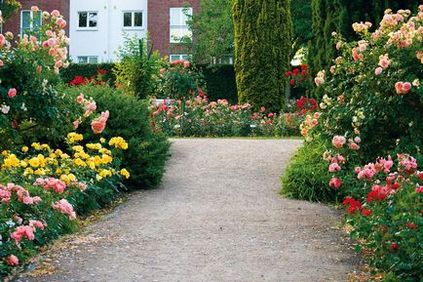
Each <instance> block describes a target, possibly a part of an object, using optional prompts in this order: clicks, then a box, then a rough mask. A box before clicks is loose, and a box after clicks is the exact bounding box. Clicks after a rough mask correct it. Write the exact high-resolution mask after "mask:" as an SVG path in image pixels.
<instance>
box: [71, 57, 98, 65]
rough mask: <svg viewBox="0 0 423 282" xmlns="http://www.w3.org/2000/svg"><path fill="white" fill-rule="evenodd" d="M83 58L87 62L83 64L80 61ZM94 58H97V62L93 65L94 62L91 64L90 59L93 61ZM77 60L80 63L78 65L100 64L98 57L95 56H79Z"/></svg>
mask: <svg viewBox="0 0 423 282" xmlns="http://www.w3.org/2000/svg"><path fill="white" fill-rule="evenodd" d="M81 58H86V60H87V61H86V62H81V61H80V59H81ZM93 58H95V60H96V62H95V63H93V62H90V59H93ZM76 59H77V63H78V65H88V64H98V62H99V61H98V59H99V58H98V56H94V55H89V56H77V57H76Z"/></svg>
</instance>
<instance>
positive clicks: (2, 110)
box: [1, 104, 10, 115]
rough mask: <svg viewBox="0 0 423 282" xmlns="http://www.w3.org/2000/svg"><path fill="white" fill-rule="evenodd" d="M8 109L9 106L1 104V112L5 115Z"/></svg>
mask: <svg viewBox="0 0 423 282" xmlns="http://www.w3.org/2000/svg"><path fill="white" fill-rule="evenodd" d="M9 111H10V106H7V105H5V104H3V105H1V112H2V113H3V114H5V115H7V114H8V113H9Z"/></svg>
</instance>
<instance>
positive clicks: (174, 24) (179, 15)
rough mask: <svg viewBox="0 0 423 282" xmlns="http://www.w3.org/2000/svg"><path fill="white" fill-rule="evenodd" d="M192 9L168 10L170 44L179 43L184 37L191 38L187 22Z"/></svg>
mask: <svg viewBox="0 0 423 282" xmlns="http://www.w3.org/2000/svg"><path fill="white" fill-rule="evenodd" d="M191 15H192V8H170V43H179V42H180V41H181V39H182V38H184V37H189V38H191V37H192V32H191V31H190V30H189V28H188V25H187V21H188V19H189V16H191Z"/></svg>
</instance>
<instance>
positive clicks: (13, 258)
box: [6, 255, 19, 266]
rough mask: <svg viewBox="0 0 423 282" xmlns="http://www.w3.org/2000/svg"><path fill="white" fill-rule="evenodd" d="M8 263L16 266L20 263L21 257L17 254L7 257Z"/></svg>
mask: <svg viewBox="0 0 423 282" xmlns="http://www.w3.org/2000/svg"><path fill="white" fill-rule="evenodd" d="M6 263H7V264H8V265H10V266H16V265H18V264H19V259H18V257H17V256H15V255H10V256H8V257H7V259H6Z"/></svg>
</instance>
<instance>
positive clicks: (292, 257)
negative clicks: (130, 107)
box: [18, 139, 356, 282]
mask: <svg viewBox="0 0 423 282" xmlns="http://www.w3.org/2000/svg"><path fill="white" fill-rule="evenodd" d="M172 141H173V145H172V158H171V160H170V161H169V163H168V167H167V173H166V175H165V178H164V182H163V184H162V185H161V187H159V188H158V189H155V190H151V191H143V192H136V193H134V194H132V195H131V196H130V198H129V200H128V201H127V202H126V203H125V204H123V205H122V206H120V207H118V208H117V209H116V210H115V211H114V212H113V213H111V214H109V215H107V216H105V217H104V218H103V219H101V220H100V221H98V222H96V223H94V224H92V225H90V226H89V227H88V228H87V229H86V230H85V232H84V233H83V235H82V239H81V238H79V239H78V242H79V243H77V244H76V245H72V244H71V245H72V247H69V248H66V250H64V251H62V252H60V254H54V255H53V257H52V259H51V260H52V264H53V265H54V267H55V268H56V271H55V272H54V273H53V274H52V275H48V276H41V277H39V276H38V277H30V275H31V273H29V274H26V275H27V276H24V277H21V278H19V279H18V281H90V282H92V281H119V282H123V281H160V282H162V281H163V282H171V281H181V282H182V281H183V282H185V281H240V282H247V281H346V280H347V273H349V272H351V271H353V270H354V268H355V266H354V263H355V261H356V260H355V257H354V255H353V254H352V251H351V250H350V248H349V247H348V245H347V243H345V242H344V240H343V239H342V237H343V235H342V232H341V231H340V230H339V229H338V228H335V227H336V226H337V225H339V214H338V213H337V212H335V211H333V210H332V209H330V208H329V207H327V206H325V205H321V204H313V203H308V202H302V201H295V200H288V199H284V198H282V197H281V196H280V195H279V194H278V192H279V190H280V175H281V172H282V171H283V169H284V168H285V166H286V165H287V163H288V161H289V159H290V157H291V156H292V154H293V152H294V151H295V149H296V148H297V147H298V146H299V145H300V144H301V142H300V141H299V140H261V139H254V140H251V139H176V140H172ZM80 236H81V235H80Z"/></svg>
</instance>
